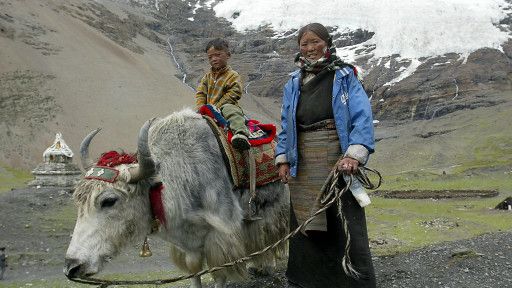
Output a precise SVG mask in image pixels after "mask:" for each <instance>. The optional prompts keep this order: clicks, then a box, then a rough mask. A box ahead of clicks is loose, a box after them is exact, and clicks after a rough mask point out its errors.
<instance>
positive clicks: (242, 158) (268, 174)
mask: <svg viewBox="0 0 512 288" xmlns="http://www.w3.org/2000/svg"><path fill="white" fill-rule="evenodd" d="M205 106H210V105H205ZM205 106H203V107H201V109H199V113H200V114H202V115H203V118H205V119H206V122H207V123H208V124H209V125H210V128H211V129H212V131H213V134H215V137H216V138H217V142H218V143H219V147H220V148H221V151H222V154H223V157H224V162H225V164H226V167H228V170H229V172H230V174H231V179H232V181H233V185H234V186H235V187H236V188H250V165H251V163H250V161H251V159H252V160H253V161H254V164H255V167H254V168H255V182H256V186H257V187H259V186H263V185H265V184H268V183H271V182H275V181H277V180H279V174H278V173H277V169H276V168H275V166H274V151H275V147H276V145H277V143H276V141H275V140H274V138H275V135H276V134H275V132H276V128H275V126H274V125H273V124H260V123H259V122H258V121H256V120H248V121H246V124H247V125H248V127H249V128H250V129H249V131H251V135H250V136H249V143H251V149H249V150H248V151H239V150H236V149H234V148H233V146H232V145H231V141H230V138H231V137H230V136H232V135H231V131H229V129H228V128H227V125H226V124H227V122H226V120H225V119H224V117H222V115H221V114H220V112H218V111H217V110H216V109H215V108H213V107H211V106H210V107H205ZM249 125H251V126H249ZM252 131H256V133H253V132H252ZM247 153H250V154H247Z"/></svg>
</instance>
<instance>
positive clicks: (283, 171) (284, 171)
mask: <svg viewBox="0 0 512 288" xmlns="http://www.w3.org/2000/svg"><path fill="white" fill-rule="evenodd" d="M277 171H278V172H279V178H281V182H283V183H288V178H290V164H288V163H283V164H279V166H278V167H277Z"/></svg>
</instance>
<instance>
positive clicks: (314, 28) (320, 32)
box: [297, 23, 332, 47]
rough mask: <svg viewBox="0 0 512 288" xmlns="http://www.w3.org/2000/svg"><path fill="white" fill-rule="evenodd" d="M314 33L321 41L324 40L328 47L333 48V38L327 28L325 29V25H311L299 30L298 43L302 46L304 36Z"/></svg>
mask: <svg viewBox="0 0 512 288" xmlns="http://www.w3.org/2000/svg"><path fill="white" fill-rule="evenodd" d="M308 31H309V32H313V33H315V34H316V36H318V37H319V38H320V39H322V40H324V41H325V43H327V46H328V47H331V46H332V37H331V35H329V31H327V28H325V26H324V25H322V24H320V23H309V24H308V25H306V26H304V27H302V28H300V30H299V35H298V36H299V37H298V38H297V42H298V43H299V44H300V39H301V38H302V36H304V33H306V32H308Z"/></svg>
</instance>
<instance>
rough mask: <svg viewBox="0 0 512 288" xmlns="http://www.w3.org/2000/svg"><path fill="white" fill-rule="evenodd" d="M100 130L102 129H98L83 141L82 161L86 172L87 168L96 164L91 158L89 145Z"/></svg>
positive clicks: (81, 145)
mask: <svg viewBox="0 0 512 288" xmlns="http://www.w3.org/2000/svg"><path fill="white" fill-rule="evenodd" d="M100 130H101V128H98V129H96V130H94V131H92V132H91V133H89V135H87V136H85V138H84V140H82V143H81V144H80V159H81V161H82V168H83V169H84V170H87V168H89V167H91V166H92V165H93V164H94V162H93V161H92V160H91V159H90V158H89V144H91V140H92V138H94V136H96V134H98V132H100Z"/></svg>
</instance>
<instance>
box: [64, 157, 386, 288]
mask: <svg viewBox="0 0 512 288" xmlns="http://www.w3.org/2000/svg"><path fill="white" fill-rule="evenodd" d="M367 171H370V172H373V173H375V174H377V176H378V178H379V182H378V184H377V185H373V184H372V183H371V181H370V179H369V178H368V176H367V175H366V172H367ZM340 175H341V172H339V171H337V170H336V169H334V168H333V170H331V172H330V173H329V176H328V177H327V179H326V181H325V183H324V185H323V186H322V191H321V195H324V194H325V197H322V198H321V204H323V205H324V206H323V207H322V208H320V209H319V210H318V211H316V212H315V214H313V215H312V216H311V217H309V218H308V219H306V221H304V223H302V224H301V225H299V226H298V227H297V228H295V230H293V231H292V232H290V233H289V234H288V235H286V236H285V237H283V238H282V239H280V240H279V241H277V242H275V243H274V244H272V245H269V246H267V247H265V248H263V249H262V250H260V251H257V252H254V253H251V254H249V255H247V256H245V257H242V258H239V259H236V260H234V261H231V262H228V263H225V264H222V265H220V266H216V267H212V268H209V269H204V270H201V271H199V272H197V273H194V274H189V275H182V276H177V277H172V278H167V279H156V280H141V281H137V280H132V281H125V280H104V279H98V278H89V277H85V278H70V279H69V280H70V281H74V282H77V283H82V284H88V285H98V287H99V288H107V287H109V286H113V285H143V284H152V285H155V286H158V285H163V284H169V283H173V282H177V281H182V280H186V279H190V278H194V277H199V276H202V275H204V274H207V273H212V272H216V271H218V270H221V269H225V268H228V267H232V266H235V265H237V264H241V263H243V262H245V261H248V260H250V259H252V258H254V257H256V256H258V255H261V254H263V253H265V252H267V251H268V250H271V249H275V248H276V247H278V246H279V245H281V244H282V243H284V242H285V241H288V239H290V238H291V237H293V236H295V235H296V234H297V233H299V232H300V231H301V230H302V228H304V227H306V226H307V225H308V224H309V223H310V222H311V221H313V219H314V218H315V217H316V216H317V215H318V214H320V213H323V212H324V211H325V210H327V209H328V208H329V207H331V206H332V205H333V204H334V203H336V202H338V209H339V210H338V213H339V214H340V217H341V219H342V221H343V230H344V233H345V236H346V239H347V241H346V245H345V255H343V260H342V267H343V270H344V271H345V273H346V274H347V275H348V276H350V277H352V278H355V279H358V278H360V277H361V276H362V275H361V273H359V272H357V270H355V268H354V267H353V265H352V262H351V260H350V255H349V251H350V233H349V231H348V224H347V220H346V219H345V216H344V214H343V213H342V209H341V207H342V206H341V204H342V203H341V196H342V195H343V193H345V192H346V191H348V189H349V187H350V185H352V181H353V178H354V177H356V178H357V179H358V180H359V181H360V182H361V184H362V185H363V187H365V188H367V189H377V188H378V187H379V186H380V184H381V182H382V181H381V180H382V177H381V175H380V173H379V172H378V171H376V170H374V169H370V168H366V167H364V166H361V167H358V170H357V172H356V174H355V176H354V175H351V177H350V178H349V181H348V182H347V183H346V185H345V186H344V187H343V188H341V189H340V187H339V186H340V185H339V177H340ZM327 188H328V190H327Z"/></svg>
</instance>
